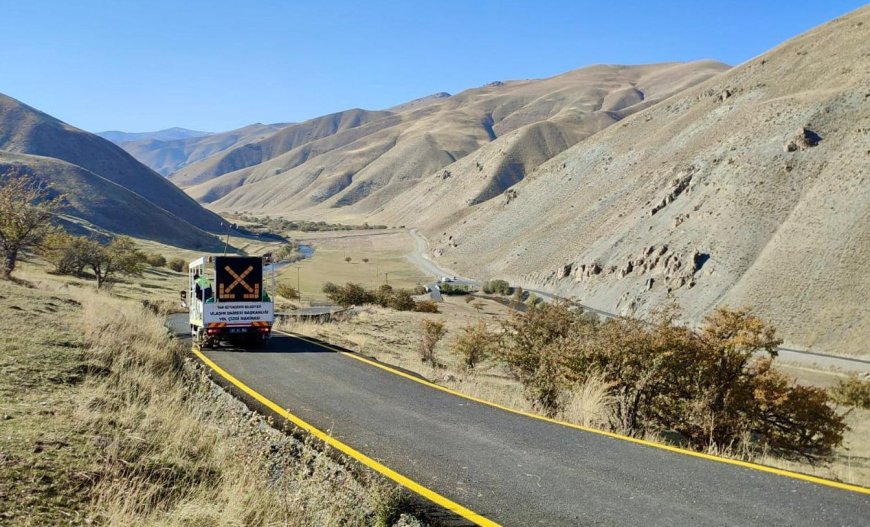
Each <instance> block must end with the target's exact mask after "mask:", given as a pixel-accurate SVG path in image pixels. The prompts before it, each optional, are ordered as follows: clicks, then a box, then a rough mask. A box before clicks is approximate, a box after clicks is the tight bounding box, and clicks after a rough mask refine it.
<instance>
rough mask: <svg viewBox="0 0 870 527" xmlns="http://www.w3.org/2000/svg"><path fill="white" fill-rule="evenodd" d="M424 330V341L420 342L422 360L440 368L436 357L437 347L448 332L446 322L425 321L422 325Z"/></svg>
mask: <svg viewBox="0 0 870 527" xmlns="http://www.w3.org/2000/svg"><path fill="white" fill-rule="evenodd" d="M420 326H421V329H422V334H423V335H422V341H421V342H420V360H422V361H423V362H428V363H429V364H431V365H432V366H438V365H439V363H438V359H437V357H435V345H436V344H438V341H440V340H441V338H442V337H444V334H445V333H447V330H446V329H444V322H440V321H437V320H429V319H427V320H423V321H422V322H421V323H420Z"/></svg>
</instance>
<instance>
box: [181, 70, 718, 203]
mask: <svg viewBox="0 0 870 527" xmlns="http://www.w3.org/2000/svg"><path fill="white" fill-rule="evenodd" d="M726 68H727V67H726V66H725V65H723V64H721V63H717V62H713V61H701V62H695V63H690V64H680V63H669V64H654V65H648V66H594V67H590V68H584V69H580V70H576V71H572V72H569V73H566V74H564V75H559V76H556V77H552V78H549V79H543V80H528V81H509V82H496V83H492V84H490V85H487V86H483V87H481V88H476V89H472V90H467V91H465V92H462V93H460V94H457V95H454V96H449V95H447V94H436V95H435V96H430V97H427V98H424V99H421V100H417V101H412V102H411V103H407V104H404V105H400V106H398V107H395V108H393V109H391V110H386V111H380V112H369V111H364V110H349V111H346V112H340V113H337V114H333V115H329V116H324V117H321V118H318V119H313V120H311V121H307V122H305V123H300V124H298V125H293V126H289V127H287V128H285V129H283V130H281V131H280V132H278V133H276V134H274V135H273V136H271V137H269V138H267V139H266V140H264V141H261V142H255V143H251V144H248V145H245V146H243V147H240V148H236V149H233V150H229V151H227V152H225V153H222V154H220V155H218V156H213V157H211V158H208V159H205V160H203V161H202V162H200V163H194V164H192V165H190V166H188V167H186V168H184V169H182V170H181V171H179V172H178V173H176V174H173V175H172V180H173V181H174V182H176V183H178V184H179V185H180V186H182V187H186V190H187V191H188V193H189V194H190V195H192V196H194V197H195V198H197V199H198V200H200V201H202V202H207V203H210V204H211V207H213V208H215V209H218V210H249V211H262V212H269V213H285V214H288V213H289V214H292V213H297V214H299V215H300V217H301V216H306V217H314V216H330V217H352V216H356V215H359V214H366V213H373V212H376V211H378V210H381V209H386V208H395V207H394V206H393V205H392V202H393V201H394V200H396V199H400V198H401V196H402V195H403V194H404V193H405V192H407V191H408V190H409V189H412V188H413V187H415V186H417V185H418V184H419V183H420V182H421V181H422V180H423V178H425V177H427V176H430V175H432V174H435V173H438V174H439V177H444V178H445V179H447V178H450V174H451V170H450V169H449V165H453V164H454V163H456V162H457V160H460V159H463V158H468V159H470V158H471V157H473V156H469V154H472V153H477V152H478V151H481V152H486V153H482V154H481V157H480V159H484V158H487V159H488V158H493V162H492V163H486V164H484V163H480V166H477V165H472V166H473V167H475V170H476V171H477V172H478V174H479V175H480V176H481V179H482V183H481V185H479V186H480V188H479V189H478V190H479V191H478V193H477V196H476V197H475V198H474V199H473V200H472V201H474V202H478V203H479V202H483V201H486V200H488V199H490V198H492V197H493V196H496V195H498V194H500V193H501V192H502V191H503V190H504V189H505V188H507V187H509V186H510V185H512V184H514V183H516V182H517V181H519V180H521V179H522V178H523V177H524V176H525V174H526V173H528V172H529V171H530V170H532V169H533V168H534V167H535V166H537V165H538V164H539V163H541V162H543V161H545V160H547V159H549V158H550V157H552V156H553V155H555V154H557V153H558V152H561V151H562V150H564V149H565V148H567V147H569V146H571V145H573V144H575V143H576V142H577V141H579V140H581V139H583V138H585V137H588V136H589V135H592V134H594V133H596V132H598V131H599V130H601V129H603V128H606V127H607V126H610V125H611V124H613V123H615V122H617V121H619V120H620V119H622V118H624V117H625V116H627V115H630V114H632V113H634V112H636V111H639V110H641V109H643V108H645V107H647V106H649V105H650V104H654V103H655V102H656V101H659V100H662V99H664V98H666V97H668V96H670V95H672V94H674V93H676V92H678V91H680V90H682V89H684V88H686V87H688V86H692V85H694V84H697V83H698V82H701V81H703V80H705V79H708V78H710V77H711V76H713V75H715V74H717V73H720V72H721V71H723V70H725V69H726ZM484 147H486V150H484V149H483V148H484ZM498 156H502V157H503V159H499V160H495V158H496V157H498ZM445 167H447V171H446V172H445V171H444V169H445Z"/></svg>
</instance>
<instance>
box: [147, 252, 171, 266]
mask: <svg viewBox="0 0 870 527" xmlns="http://www.w3.org/2000/svg"><path fill="white" fill-rule="evenodd" d="M145 261H146V262H147V263H148V265H150V266H151V267H165V266H166V257H165V256H163V255H162V254H159V253H151V254H149V255H147V256H146V257H145Z"/></svg>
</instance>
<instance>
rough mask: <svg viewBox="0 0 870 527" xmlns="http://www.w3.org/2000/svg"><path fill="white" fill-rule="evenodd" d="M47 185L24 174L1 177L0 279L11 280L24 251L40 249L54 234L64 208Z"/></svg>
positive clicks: (59, 198)
mask: <svg viewBox="0 0 870 527" xmlns="http://www.w3.org/2000/svg"><path fill="white" fill-rule="evenodd" d="M63 201H64V200H63V196H54V197H52V193H51V191H50V189H49V188H48V186H47V185H45V184H43V183H40V182H39V181H37V180H36V179H34V178H33V177H31V176H29V175H27V174H26V173H23V172H14V171H9V172H6V173H5V174H3V175H2V176H0V253H2V255H3V267H2V269H0V277H2V278H3V279H5V280H8V279H9V278H11V276H12V272H13V271H14V270H15V266H16V264H17V263H18V255H19V253H20V252H21V251H23V250H27V249H31V248H33V247H37V246H38V245H39V244H40V243H41V242H42V241H43V240H44V239H45V237H46V236H47V235H48V234H49V233H50V232H51V230H52V225H51V220H52V218H53V217H54V215H55V214H56V213H57V212H59V211H60V210H61V208H62V207H63Z"/></svg>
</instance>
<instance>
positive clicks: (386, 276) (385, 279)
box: [384, 273, 390, 285]
mask: <svg viewBox="0 0 870 527" xmlns="http://www.w3.org/2000/svg"><path fill="white" fill-rule="evenodd" d="M384 283H385V284H387V285H390V273H384Z"/></svg>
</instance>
